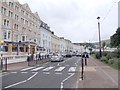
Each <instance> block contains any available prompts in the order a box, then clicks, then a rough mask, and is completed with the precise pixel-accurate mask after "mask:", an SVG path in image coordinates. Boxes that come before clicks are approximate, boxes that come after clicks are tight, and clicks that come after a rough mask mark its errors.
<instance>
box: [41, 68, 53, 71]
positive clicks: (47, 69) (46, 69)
mask: <svg viewBox="0 0 120 90" xmlns="http://www.w3.org/2000/svg"><path fill="white" fill-rule="evenodd" d="M53 68H54V67H47V68H45V69H43V70H42V71H49V70H51V69H53Z"/></svg>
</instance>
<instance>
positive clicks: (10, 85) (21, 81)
mask: <svg viewBox="0 0 120 90" xmlns="http://www.w3.org/2000/svg"><path fill="white" fill-rule="evenodd" d="M25 82H26V80H24V81H21V82H18V83H15V84H12V85H9V86H7V87H5V89H6V88H10V87H13V86H16V85H18V84H22V83H25Z"/></svg>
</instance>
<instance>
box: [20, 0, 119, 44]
mask: <svg viewBox="0 0 120 90" xmlns="http://www.w3.org/2000/svg"><path fill="white" fill-rule="evenodd" d="M118 1H119V0H19V2H20V3H21V4H23V3H28V5H29V7H30V8H31V10H32V12H36V11H37V12H38V13H39V16H40V18H41V20H43V21H44V22H45V23H47V24H48V25H49V26H50V28H51V30H52V31H54V32H55V34H56V35H57V36H59V37H61V36H63V37H65V38H66V39H69V40H71V41H72V42H84V41H87V42H89V41H90V42H93V41H98V26H97V22H98V20H97V16H100V17H101V19H100V22H101V39H102V40H104V39H109V38H110V36H111V35H113V34H114V33H115V31H116V29H117V27H118V3H117V2H118ZM105 17H106V18H105Z"/></svg>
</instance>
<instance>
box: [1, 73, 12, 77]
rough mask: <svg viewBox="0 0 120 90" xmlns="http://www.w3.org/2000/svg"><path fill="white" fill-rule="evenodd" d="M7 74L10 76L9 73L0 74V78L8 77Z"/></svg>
mask: <svg viewBox="0 0 120 90" xmlns="http://www.w3.org/2000/svg"><path fill="white" fill-rule="evenodd" d="M8 74H10V73H5V74H2V75H0V77H3V76H6V75H8Z"/></svg>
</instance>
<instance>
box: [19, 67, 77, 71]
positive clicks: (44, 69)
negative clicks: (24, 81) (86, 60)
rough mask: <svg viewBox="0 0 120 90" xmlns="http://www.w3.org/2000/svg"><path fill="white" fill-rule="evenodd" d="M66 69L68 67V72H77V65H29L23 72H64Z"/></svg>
mask: <svg viewBox="0 0 120 90" xmlns="http://www.w3.org/2000/svg"><path fill="white" fill-rule="evenodd" d="M65 69H67V71H68V72H75V71H77V67H69V68H68V67H66V66H59V67H54V66H48V67H43V66H39V67H28V68H25V69H22V70H21V72H25V71H31V72H38V71H40V70H41V71H42V72H49V71H51V70H53V71H54V72H62V71H64V70H65Z"/></svg>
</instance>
